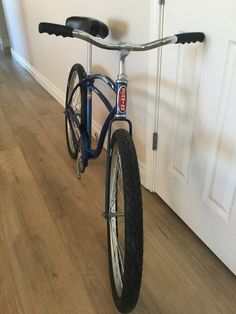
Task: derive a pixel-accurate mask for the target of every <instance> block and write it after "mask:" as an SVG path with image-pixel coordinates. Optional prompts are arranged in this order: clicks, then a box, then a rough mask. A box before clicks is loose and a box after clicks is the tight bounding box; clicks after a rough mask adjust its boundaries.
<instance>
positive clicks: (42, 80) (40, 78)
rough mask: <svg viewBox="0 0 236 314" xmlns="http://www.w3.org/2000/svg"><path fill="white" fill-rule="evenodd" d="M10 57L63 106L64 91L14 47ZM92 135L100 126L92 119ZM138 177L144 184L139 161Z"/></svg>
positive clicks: (142, 169)
mask: <svg viewBox="0 0 236 314" xmlns="http://www.w3.org/2000/svg"><path fill="white" fill-rule="evenodd" d="M11 54H12V57H13V58H14V59H15V60H16V61H17V62H18V63H19V64H20V65H21V66H22V67H23V68H24V69H25V70H26V71H27V72H29V73H30V74H31V75H32V76H33V78H34V79H35V80H36V81H37V82H38V83H39V84H40V85H41V86H43V88H45V89H46V91H47V92H48V93H49V94H50V95H52V96H53V97H54V98H55V99H56V100H57V101H58V102H59V103H60V104H61V105H62V106H63V107H64V104H65V97H66V96H65V93H63V92H62V91H61V90H60V89H58V88H57V86H56V85H55V84H53V83H52V82H50V81H49V80H48V79H47V78H46V77H45V76H44V75H43V74H42V73H40V72H39V71H38V70H37V69H35V68H34V67H33V66H32V65H31V64H30V63H29V62H28V61H27V60H25V59H24V58H23V57H22V56H21V55H20V54H19V53H18V52H17V51H16V50H15V49H13V48H11ZM92 130H93V131H92V135H93V137H94V138H95V135H96V134H98V135H99V134H100V132H101V126H100V125H99V124H98V123H97V122H96V121H94V120H93V121H92ZM106 146H107V142H106V141H105V142H104V148H105V149H106V148H107V147H106ZM139 171H140V179H141V183H142V185H145V174H146V173H145V165H144V164H143V163H142V162H139Z"/></svg>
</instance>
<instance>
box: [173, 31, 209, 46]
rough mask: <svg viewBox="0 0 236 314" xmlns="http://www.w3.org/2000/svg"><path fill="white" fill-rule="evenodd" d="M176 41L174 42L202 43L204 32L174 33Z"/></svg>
mask: <svg viewBox="0 0 236 314" xmlns="http://www.w3.org/2000/svg"><path fill="white" fill-rule="evenodd" d="M175 36H176V37H177V42H176V44H186V43H188V44H190V43H195V42H197V41H199V42H200V43H202V42H203V41H204V39H205V35H204V33H182V34H176V35H175Z"/></svg>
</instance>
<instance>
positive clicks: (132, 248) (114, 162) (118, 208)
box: [107, 129, 143, 313]
mask: <svg viewBox="0 0 236 314" xmlns="http://www.w3.org/2000/svg"><path fill="white" fill-rule="evenodd" d="M107 236H108V256H109V270H110V281H111V287H112V293H113V298H114V302H115V305H116V307H117V309H118V310H119V311H120V312H122V313H128V312H131V311H132V310H133V309H134V307H135V305H136V303H137V300H138V296H139V291H140V285H141V277H142V264H143V214H142V196H141V184H140V176H139V168H138V161H137V156H136V151H135V147H134V144H133V141H132V138H131V136H130V134H129V133H128V132H127V131H126V130H123V129H119V130H117V131H115V132H114V134H113V136H112V140H111V163H110V182H109V209H108V212H107Z"/></svg>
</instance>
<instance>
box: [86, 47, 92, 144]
mask: <svg viewBox="0 0 236 314" xmlns="http://www.w3.org/2000/svg"><path fill="white" fill-rule="evenodd" d="M90 75H92V44H90V43H88V44H87V76H90ZM87 132H88V137H89V138H88V141H89V143H88V144H89V149H91V138H92V90H91V87H90V82H89V81H88V85H87Z"/></svg>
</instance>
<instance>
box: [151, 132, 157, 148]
mask: <svg viewBox="0 0 236 314" xmlns="http://www.w3.org/2000/svg"><path fill="white" fill-rule="evenodd" d="M157 146H158V133H157V132H154V133H153V135H152V150H157Z"/></svg>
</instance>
